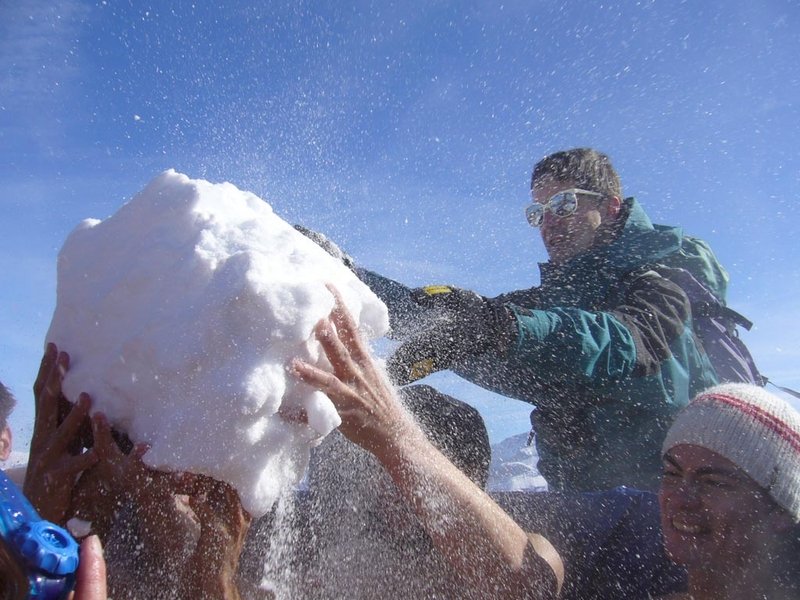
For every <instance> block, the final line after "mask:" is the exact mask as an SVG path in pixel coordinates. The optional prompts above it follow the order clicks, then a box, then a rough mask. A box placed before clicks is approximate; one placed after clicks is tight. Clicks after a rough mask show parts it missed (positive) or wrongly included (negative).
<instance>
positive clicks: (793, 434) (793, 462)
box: [661, 383, 800, 522]
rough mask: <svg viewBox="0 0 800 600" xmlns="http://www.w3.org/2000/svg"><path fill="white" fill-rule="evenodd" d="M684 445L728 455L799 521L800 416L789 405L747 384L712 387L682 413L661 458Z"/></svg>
mask: <svg viewBox="0 0 800 600" xmlns="http://www.w3.org/2000/svg"><path fill="white" fill-rule="evenodd" d="M679 444H692V445H694V446H702V447H703V448H707V449H708V450H711V451H712V452H716V453H717V454H719V455H721V456H724V457H725V458H727V459H728V460H730V461H731V462H732V463H734V464H735V465H737V466H738V467H739V468H741V469H742V470H743V471H744V472H745V473H747V474H748V475H749V476H750V478H752V479H753V480H754V481H755V482H756V483H758V485H760V486H761V487H762V488H764V489H765V490H766V491H767V492H768V493H769V495H770V496H771V497H772V498H773V499H774V500H775V502H777V503H778V505H779V506H781V507H783V508H784V509H786V510H787V511H788V512H789V514H791V515H792V516H793V517H794V520H795V522H800V413H799V412H798V411H797V410H795V409H794V408H793V407H792V406H791V405H790V404H789V403H788V402H786V401H784V400H782V399H781V398H778V397H777V396H775V395H774V394H770V393H769V392H767V391H766V390H765V389H764V388H761V387H757V386H754V385H749V384H745V383H727V384H724V385H718V386H716V387H713V388H710V389H708V390H706V391H705V392H701V393H700V394H698V395H697V396H696V397H695V399H694V400H692V401H691V402H690V403H689V405H688V406H687V407H686V408H684V409H683V410H682V411H681V412H680V413H679V414H678V416H677V418H676V419H675V422H674V423H673V424H672V427H671V428H670V430H669V431H668V432H667V438H666V440H664V445H663V447H662V450H661V452H662V454H663V453H666V452H667V450H669V449H670V448H673V447H674V446H677V445H679Z"/></svg>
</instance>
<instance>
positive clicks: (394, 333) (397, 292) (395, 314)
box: [355, 267, 431, 340]
mask: <svg viewBox="0 0 800 600" xmlns="http://www.w3.org/2000/svg"><path fill="white" fill-rule="evenodd" d="M355 273H356V275H357V276H358V278H359V279H360V280H361V281H362V282H363V283H364V284H366V285H367V287H369V289H370V290H372V292H373V293H374V294H375V295H376V296H378V298H380V299H381V300H382V301H383V303H384V304H386V307H387V308H388V309H389V324H390V326H391V332H390V334H389V337H391V338H392V339H398V340H402V339H405V338H406V337H408V336H409V335H411V334H413V333H414V332H416V331H419V330H421V329H422V328H424V326H425V324H426V323H427V322H428V321H429V319H430V313H431V311H430V310H429V309H426V308H424V307H422V306H420V305H419V304H417V303H416V302H414V301H413V300H412V299H411V288H409V287H407V286H406V285H404V284H402V283H400V282H398V281H395V280H393V279H389V278H388V277H384V276H383V275H380V274H378V273H375V272H374V271H369V270H367V269H364V268H362V267H356V268H355Z"/></svg>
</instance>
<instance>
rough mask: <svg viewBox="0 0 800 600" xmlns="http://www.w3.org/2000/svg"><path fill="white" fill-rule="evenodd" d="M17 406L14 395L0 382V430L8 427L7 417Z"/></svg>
mask: <svg viewBox="0 0 800 600" xmlns="http://www.w3.org/2000/svg"><path fill="white" fill-rule="evenodd" d="M16 404H17V400H16V398H14V394H12V393H11V390H9V389H8V388H7V387H6V386H4V385H3V382H1V381H0V429H3V428H4V427H5V426H6V425H8V416H9V415H10V414H11V411H12V410H14V406H15V405H16Z"/></svg>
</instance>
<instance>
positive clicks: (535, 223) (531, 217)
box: [525, 204, 544, 227]
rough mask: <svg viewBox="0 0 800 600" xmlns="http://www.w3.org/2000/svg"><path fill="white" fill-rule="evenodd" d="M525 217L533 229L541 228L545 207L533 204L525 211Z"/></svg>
mask: <svg viewBox="0 0 800 600" xmlns="http://www.w3.org/2000/svg"><path fill="white" fill-rule="evenodd" d="M525 217H527V219H528V223H529V224H530V226H531V227H540V226H541V225H542V221H543V220H544V207H543V206H542V205H541V204H532V205H531V206H529V207H528V208H526V209H525Z"/></svg>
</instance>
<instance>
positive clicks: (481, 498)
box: [293, 290, 563, 598]
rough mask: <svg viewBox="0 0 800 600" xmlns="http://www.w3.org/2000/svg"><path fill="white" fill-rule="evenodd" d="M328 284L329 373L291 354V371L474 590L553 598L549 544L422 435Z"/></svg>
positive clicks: (556, 577)
mask: <svg viewBox="0 0 800 600" xmlns="http://www.w3.org/2000/svg"><path fill="white" fill-rule="evenodd" d="M332 291H333V292H334V295H335V296H336V298H337V303H336V307H335V308H334V310H333V312H332V313H331V318H330V320H323V321H321V322H320V323H319V324H318V325H317V331H316V333H317V338H318V339H319V341H320V343H321V345H322V347H323V349H324V350H325V353H326V355H327V356H328V359H329V361H330V363H331V365H332V367H333V373H329V372H326V371H323V370H320V369H318V368H316V367H314V366H312V365H309V364H307V363H304V362H302V361H299V360H297V361H295V362H294V363H293V368H294V370H295V373H296V374H297V376H298V377H299V378H300V379H301V380H302V381H304V382H306V383H308V384H309V385H311V386H313V387H315V388H317V389H319V390H321V391H323V392H324V393H325V394H327V395H328V397H329V398H330V399H331V401H332V402H333V403H334V404H335V405H336V408H337V410H338V411H339V415H340V416H341V418H342V425H341V428H340V429H341V431H342V433H344V435H345V436H347V437H348V438H349V439H350V440H351V441H353V442H354V443H356V444H359V445H360V446H362V447H364V448H365V449H367V450H369V451H370V452H372V453H373V454H374V455H375V456H376V457H377V458H378V460H379V461H380V462H381V464H382V465H383V466H384V468H385V469H386V470H387V472H388V473H389V474H390V475H391V477H392V479H393V480H394V482H395V484H396V485H397V487H398V489H399V490H400V493H401V494H402V495H403V497H404V498H405V500H406V502H408V503H409V505H410V506H412V507H413V509H414V510H415V512H416V514H417V516H418V518H419V519H420V522H421V523H422V525H423V527H424V528H425V529H426V531H427V532H428V534H429V535H430V536H431V539H432V540H433V542H434V544H435V546H436V548H437V549H438V550H439V552H440V553H441V554H442V555H443V556H444V557H445V558H446V559H447V560H448V561H449V562H450V563H451V564H452V565H453V566H454V567H455V568H456V569H458V571H459V573H461V574H462V575H463V576H465V577H467V578H468V579H469V581H470V583H471V584H472V585H473V586H474V587H475V589H477V590H482V591H485V592H486V594H489V595H493V596H497V595H498V594H499V595H502V596H503V597H532V598H553V597H556V596H557V593H558V589H559V588H560V585H561V582H562V580H563V565H562V562H561V559H560V557H559V555H558V553H557V552H556V550H555V548H553V546H552V545H551V544H550V543H549V542H548V541H547V540H546V539H545V538H543V537H542V536H539V535H529V534H527V533H526V532H525V531H524V530H523V529H522V528H521V527H519V526H518V525H517V524H516V523H515V522H514V521H513V519H511V517H509V516H508V515H507V514H506V513H505V512H504V511H503V510H502V509H501V508H500V507H499V506H498V505H497V504H495V502H494V501H493V500H492V499H491V498H490V497H489V496H488V495H487V494H486V493H484V492H483V490H481V489H480V488H478V487H477V486H476V485H475V484H474V483H473V482H472V481H470V480H469V478H468V477H466V476H465V475H464V474H463V473H461V471H459V470H458V468H457V467H455V466H454V465H453V464H452V463H451V462H450V461H449V460H447V458H446V457H445V456H444V455H442V454H441V453H440V452H439V451H438V450H437V449H436V448H435V447H434V446H433V445H432V444H431V443H430V442H429V441H428V440H427V438H426V437H425V434H424V433H423V432H422V430H421V429H420V428H419V426H417V424H416V423H415V422H414V421H413V420H412V419H411V417H410V416H409V415H408V414H407V413H406V412H405V410H404V409H403V407H402V405H401V404H400V402H399V400H398V398H397V396H396V394H395V392H394V390H393V389H392V387H391V386H390V385H389V383H388V381H387V380H386V377H385V375H384V374H383V373H382V372H381V371H380V370H379V369H378V368H377V367H376V365H375V364H374V362H373V361H372V359H371V357H370V356H369V353H368V352H367V350H366V348H365V346H364V344H363V342H362V341H361V339H360V337H359V335H358V331H357V328H356V326H355V323H354V321H353V318H352V317H351V315H350V314H349V313H348V312H347V310H346V309H345V308H344V305H343V303H342V302H341V298H340V297H339V295H338V293H336V292H335V290H332Z"/></svg>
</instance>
